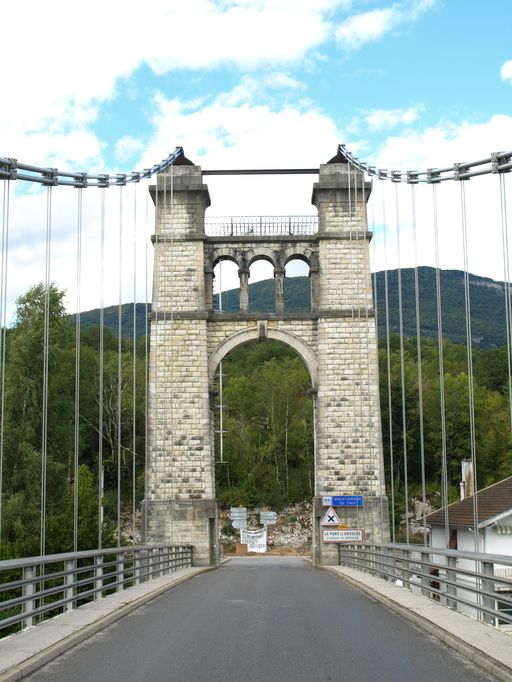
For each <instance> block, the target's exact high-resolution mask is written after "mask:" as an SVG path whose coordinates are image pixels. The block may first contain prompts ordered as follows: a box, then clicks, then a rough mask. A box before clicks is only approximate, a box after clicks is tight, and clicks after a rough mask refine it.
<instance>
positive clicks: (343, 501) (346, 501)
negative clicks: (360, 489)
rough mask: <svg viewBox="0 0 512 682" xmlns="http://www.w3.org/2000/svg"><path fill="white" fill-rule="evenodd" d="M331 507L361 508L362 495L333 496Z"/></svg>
mask: <svg viewBox="0 0 512 682" xmlns="http://www.w3.org/2000/svg"><path fill="white" fill-rule="evenodd" d="M331 506H333V507H362V506H363V496H362V495H333V496H332V498H331Z"/></svg>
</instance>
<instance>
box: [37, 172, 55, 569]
mask: <svg viewBox="0 0 512 682" xmlns="http://www.w3.org/2000/svg"><path fill="white" fill-rule="evenodd" d="M51 236H52V186H51V185H49V186H48V187H47V188H46V246H45V289H44V326H43V387H42V389H43V400H42V428H41V513H40V536H39V554H40V555H41V556H44V554H45V552H46V470H47V458H48V355H49V342H50V286H51V284H50V253H51Z"/></svg>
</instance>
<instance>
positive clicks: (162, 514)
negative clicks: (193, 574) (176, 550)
mask: <svg viewBox="0 0 512 682" xmlns="http://www.w3.org/2000/svg"><path fill="white" fill-rule="evenodd" d="M143 515H144V517H143V528H146V527H147V537H145V538H144V541H145V542H148V543H169V544H173V545H193V547H194V550H193V555H192V563H193V565H194V566H217V565H218V563H219V544H218V529H217V505H216V501H215V500H214V499H206V500H181V499H180V500H176V499H167V500H144V502H143Z"/></svg>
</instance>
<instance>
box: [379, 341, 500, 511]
mask: <svg viewBox="0 0 512 682" xmlns="http://www.w3.org/2000/svg"><path fill="white" fill-rule="evenodd" d="M421 351H422V366H421V369H422V398H423V419H424V459H425V476H426V480H427V481H430V482H432V483H433V485H434V488H436V489H437V490H440V489H441V468H442V422H441V386H440V379H439V353H438V344H437V341H433V340H430V339H422V341H421ZM443 356H444V365H443V367H444V403H445V432H446V455H447V478H448V485H449V486H450V490H453V491H455V499H456V495H457V490H458V482H459V480H460V476H461V460H463V459H469V458H470V457H471V443H470V409H469V385H470V384H469V380H468V374H467V372H468V365H467V353H466V348H465V347H464V346H461V345H458V344H455V343H452V342H451V341H444V343H443ZM417 360H418V354H417V346H416V339H414V340H412V339H411V340H407V341H405V344H404V370H405V424H406V434H407V438H406V446H407V448H406V449H407V468H408V481H409V488H410V490H409V496H413V495H414V492H413V491H414V489H415V486H416V488H418V486H419V485H420V483H421V477H422V471H421V436H420V411H419V385H418V363H417ZM379 364H380V368H381V372H380V395H381V410H382V430H383V443H384V461H385V469H386V477H387V480H388V481H389V480H390V477H391V473H393V479H394V486H395V496H396V499H395V503H396V510H395V513H396V520H397V522H398V521H399V520H400V515H401V514H403V512H404V498H403V482H404V465H405V462H404V451H405V448H404V429H403V410H402V406H403V402H402V385H401V369H400V347H399V339H398V337H397V336H394V337H392V338H391V339H390V368H391V372H390V377H391V420H390V403H389V398H388V374H387V369H386V368H387V351H386V344H385V342H384V341H383V342H381V344H380V350H379ZM473 368H474V386H473V396H474V415H475V447H476V455H477V482H478V487H479V488H481V487H484V486H486V485H490V484H491V483H493V482H495V481H497V480H500V479H501V478H504V477H506V476H510V475H511V474H512V442H511V433H510V414H509V401H508V370H507V362H506V352H505V353H503V351H502V349H499V350H492V349H491V350H482V349H475V352H474V355H473ZM491 368H492V369H491ZM390 422H391V426H390ZM390 433H392V438H391V439H390ZM391 446H392V450H393V459H394V462H393V472H391ZM430 501H431V503H433V504H434V506H436V507H438V506H440V504H441V500H440V498H437V499H435V497H433V498H432V499H431V500H430Z"/></svg>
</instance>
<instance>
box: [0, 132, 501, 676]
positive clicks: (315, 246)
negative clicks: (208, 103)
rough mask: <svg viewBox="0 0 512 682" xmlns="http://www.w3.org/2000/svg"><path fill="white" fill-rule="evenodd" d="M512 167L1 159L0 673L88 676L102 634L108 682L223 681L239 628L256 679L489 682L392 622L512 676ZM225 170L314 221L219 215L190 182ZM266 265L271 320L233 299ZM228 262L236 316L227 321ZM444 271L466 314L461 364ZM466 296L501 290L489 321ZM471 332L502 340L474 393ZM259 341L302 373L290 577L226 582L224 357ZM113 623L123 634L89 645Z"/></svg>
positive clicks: (236, 565) (282, 562)
mask: <svg viewBox="0 0 512 682" xmlns="http://www.w3.org/2000/svg"><path fill="white" fill-rule="evenodd" d="M511 169H512V152H497V153H492V154H490V155H489V157H487V158H485V159H479V160H475V161H473V162H464V163H456V164H453V165H452V166H450V167H443V168H432V169H427V170H424V171H413V170H408V171H393V170H384V169H379V168H375V167H372V166H369V165H367V164H365V163H362V162H361V161H360V160H359V159H357V158H355V157H354V156H353V155H351V154H350V153H349V151H348V150H347V149H346V148H345V147H344V146H343V145H340V147H339V148H338V150H337V154H336V155H335V156H334V157H333V158H332V159H331V160H330V161H329V162H327V163H324V164H322V165H320V167H319V168H302V169H286V168H280V169H271V168H267V169H253V170H250V169H246V170H239V169H231V170H216V169H202V168H201V167H199V166H197V165H195V164H194V163H193V162H192V161H190V160H189V159H187V158H186V157H185V154H184V151H183V149H182V148H181V147H178V148H176V150H175V151H174V152H173V153H172V154H170V155H169V156H168V157H167V158H166V159H165V160H164V161H162V163H160V164H157V165H155V166H153V167H152V168H149V169H144V170H142V171H138V172H131V173H123V174H114V175H112V174H92V173H84V172H61V171H60V170H59V169H53V168H42V167H38V166H34V165H29V164H24V163H20V162H18V161H17V160H15V159H8V158H0V179H1V180H2V190H1V191H2V234H1V247H0V248H1V257H0V358H1V362H0V428H1V431H0V552H1V554H0V591H1V592H0V600H1V601H0V618H1V620H0V627H1V628H2V630H3V632H4V634H5V635H6V636H5V638H4V639H3V640H2V641H0V652H2V656H1V658H2V660H3V661H5V663H4V664H3V665H4V667H3V669H2V672H1V673H0V679H21V678H22V677H23V676H26V675H28V674H30V673H32V672H33V671H36V670H37V672H36V673H34V674H37V675H38V677H40V676H44V675H51V676H52V677H53V678H55V677H57V678H58V679H69V677H70V676H74V677H75V678H76V679H84V680H85V679H93V678H96V677H97V676H99V675H100V674H101V673H102V671H103V672H104V671H105V670H106V669H107V668H105V666H106V665H107V660H109V657H110V656H111V651H112V649H114V650H115V651H120V646H121V645H120V642H121V641H124V642H128V643H129V642H131V644H127V645H126V646H124V648H123V650H122V654H120V655H119V656H117V657H114V661H113V662H112V661H111V662H110V663H108V666H110V667H108V678H109V679H117V677H120V678H121V677H123V679H126V678H127V679H149V678H155V679H169V675H170V676H171V679H184V680H185V679H193V678H194V679H195V678H196V677H198V676H199V675H201V674H208V675H209V677H210V679H219V680H220V679H239V678H240V676H241V675H242V672H241V666H243V663H242V662H241V660H240V658H239V657H238V655H237V656H236V657H235V658H236V661H235V660H234V659H233V649H231V653H229V651H230V650H229V647H228V648H227V649H226V637H227V638H229V637H230V636H232V637H233V642H232V645H233V646H234V647H236V650H237V652H238V651H239V650H240V649H247V647H248V646H249V647H250V642H251V641H252V642H256V646H255V647H254V649H253V650H252V651H251V652H250V653H248V654H247V656H248V658H247V661H248V668H247V667H246V668H245V669H244V672H243V675H244V677H247V678H248V679H255V680H256V679H261V678H262V677H263V676H265V677H267V678H269V679H312V678H314V677H315V676H316V677H319V676H322V677H325V678H326V679H333V678H334V677H335V676H341V674H343V675H345V674H347V675H348V674H351V675H353V676H355V677H356V678H357V679H370V678H373V677H375V676H376V675H377V674H378V672H379V673H380V674H381V676H383V677H384V679H412V678H414V679H427V677H428V679H430V678H431V677H432V670H433V668H432V665H433V663H432V661H433V659H436V660H435V667H436V671H437V672H436V673H435V674H436V676H437V677H439V678H440V679H443V677H448V675H449V676H450V678H452V677H454V678H455V679H458V676H460V677H461V679H462V676H463V675H464V679H468V676H474V679H483V678H482V677H481V676H480V675H481V673H478V672H475V671H471V670H468V668H467V664H466V663H465V662H464V661H459V660H457V659H455V658H453V656H452V654H451V653H450V652H448V651H444V649H443V650H442V655H441V653H439V651H440V650H439V647H437V648H436V646H434V645H433V644H432V642H430V641H429V640H427V639H425V638H424V637H423V639H421V637H420V636H419V635H418V633H417V632H416V630H414V629H412V628H411V627H410V626H409V625H408V623H410V622H413V623H415V624H416V625H421V627H422V628H423V629H425V630H426V631H427V632H429V633H430V634H433V635H434V636H435V637H437V638H438V640H441V641H443V642H444V643H447V644H449V645H450V646H451V647H452V648H454V649H456V650H457V651H459V652H460V653H462V654H463V655H464V656H466V657H467V659H469V660H471V661H473V662H475V663H476V664H477V666H478V669H479V670H480V669H482V670H485V671H486V674H489V675H491V676H493V678H496V679H512V657H511V655H510V646H509V645H510V634H508V633H509V632H510V629H511V628H510V626H511V625H512V598H511V592H512V544H511V542H510V541H511V538H512V490H511V485H510V481H511V480H512V479H511V476H512V443H511V428H512V399H511V396H512V332H511V291H510V246H509V238H508V217H507V212H508V210H509V202H510V196H509V188H508V187H507V174H508V173H509V171H510V170H511ZM236 175H242V176H249V177H252V176H256V175H290V176H291V175H311V176H314V179H315V181H314V184H313V188H312V189H313V192H312V204H313V206H314V207H315V211H314V212H312V213H311V214H310V215H306V216H296V215H295V216H265V215H261V216H237V217H234V216H229V217H225V216H212V217H211V218H210V217H209V214H208V209H209V207H210V204H212V208H213V207H214V206H215V197H214V196H213V197H210V191H209V188H208V185H207V184H206V182H205V180H206V179H207V178H208V176H227V178H228V179H226V180H225V182H229V177H232V176H236ZM262 261H263V262H265V263H267V264H269V266H270V268H271V272H272V278H273V296H274V301H273V306H272V309H271V310H270V311H268V310H267V311H261V310H256V309H254V308H253V307H251V303H250V293H249V280H250V278H251V274H252V272H253V270H252V268H253V266H254V265H255V264H257V263H258V262H262ZM291 263H300V264H302V266H303V267H305V268H306V272H307V274H308V275H309V283H310V296H309V300H310V302H309V304H308V309H303V310H301V311H293V310H288V309H287V304H286V296H285V291H286V279H287V277H286V274H287V267H288V266H289V265H290V264H291ZM226 264H227V265H230V266H231V268H232V271H233V272H234V276H235V278H236V279H237V280H238V299H237V300H238V308H237V309H236V310H224V309H223V308H222V291H223V288H222V285H221V284H220V281H221V277H222V274H221V272H222V268H223V266H225V265H226ZM424 266H430V268H432V270H433V272H434V273H435V279H434V285H433V286H432V287H430V288H428V289H427V288H422V284H421V281H422V280H421V268H422V267H424ZM411 269H412V272H413V274H414V277H413V291H412V300H413V305H412V307H409V308H406V307H405V299H406V295H410V294H411V292H410V291H408V292H406V291H405V290H404V286H405V285H404V283H405V279H403V275H404V273H405V272H406V270H407V271H411ZM447 270H448V271H454V270H455V271H458V272H459V273H460V283H461V284H460V286H461V291H462V294H463V302H464V314H463V320H462V322H463V325H462V329H461V330H460V337H462V338H463V339H464V340H465V343H464V344H461V345H459V346H457V348H456V349H455V350H454V349H453V347H451V346H447V340H446V335H445V333H444V328H443V325H445V324H446V310H443V306H445V305H446V302H447V296H446V293H445V292H443V286H442V283H443V276H444V275H443V273H444V272H445V271H447ZM475 274H478V275H481V276H482V279H481V280H478V283H476V284H475V282H476V279H475ZM379 277H380V278H381V280H382V281H383V284H384V286H383V288H381V289H380V290H379V287H378V279H379ZM477 286H480V287H485V288H487V289H490V290H492V291H493V292H496V295H497V296H498V299H499V308H500V310H499V313H498V317H499V320H497V319H496V318H497V316H496V314H495V311H494V310H493V311H492V314H493V316H492V317H491V311H490V310H483V311H482V310H481V308H482V306H481V305H476V303H475V300H476V299H475V290H476V287H477ZM29 287H31V288H30V289H29V290H28V291H27V289H28V288H29ZM392 287H395V293H396V300H397V310H395V311H393V310H391V306H390V300H391V289H392ZM226 288H227V287H226ZM379 291H380V296H382V295H383V296H384V300H383V301H380V300H378V297H379ZM216 294H217V298H216ZM216 301H217V303H216ZM219 302H220V305H219ZM141 306H142V309H143V311H144V322H143V329H142V330H141V328H140V323H139V320H138V315H137V311H138V310H139V309H140V307H141ZM475 307H476V308H478V310H477V311H476V310H475ZM483 307H484V308H485V306H483ZM92 308H97V314H96V318H95V321H97V326H95V327H93V328H89V327H88V326H87V325H86V324H85V320H86V317H87V313H85V312H84V311H87V310H90V309H92ZM427 308H428V309H429V310H430V314H431V315H433V319H434V321H435V324H433V325H432V324H431V322H430V323H429V325H430V326H429V328H428V330H427V333H425V323H424V316H425V312H424V311H425V310H426V309H427ZM112 310H114V320H113V324H112V320H111V319H110V318H109V315H111V313H112ZM486 313H488V314H489V318H488V323H487V326H488V327H489V328H490V326H492V325H496V324H498V325H501V327H502V328H503V330H504V332H503V337H504V338H505V339H506V343H505V345H504V346H503V347H502V348H496V349H495V354H494V355H489V356H485V358H487V357H488V358H489V360H485V361H486V362H487V363H488V364H487V365H486V366H487V367H492V369H493V371H494V374H495V375H499V376H498V377H496V376H494V374H493V377H494V378H493V379H492V381H491V379H488V380H486V381H487V383H486V384H485V386H483V384H484V383H485V382H483V381H482V380H481V379H480V374H481V372H482V371H483V370H482V367H483V366H484V360H482V358H483V357H484V355H483V353H484V350H483V349H482V348H481V347H480V338H479V337H478V335H477V334H475V331H474V327H473V322H474V318H475V315H476V314H478V315H479V316H481V315H484V316H485V314H486ZM382 316H383V317H384V319H380V318H382ZM407 316H409V317H407ZM107 318H109V319H107ZM70 319H71V320H72V323H71V322H70ZM422 320H423V324H422ZM479 320H480V317H479ZM485 324H486V323H485V322H484V325H485ZM112 327H113V328H114V329H115V332H116V333H115V334H114V333H113V332H112ZM411 328H412V329H413V333H411ZM378 329H381V330H382V329H384V330H385V333H384V334H383V335H382V338H381V339H380V343H379V338H378ZM393 332H395V335H393ZM265 340H273V341H277V342H280V343H282V344H285V345H286V346H288V347H289V348H291V349H292V350H293V351H294V352H295V353H296V354H297V355H298V356H299V357H300V358H301V359H302V361H303V362H304V365H305V367H306V369H307V372H308V376H309V380H310V394H311V396H312V401H313V423H314V438H313V449H314V457H313V460H314V464H313V469H314V470H313V478H314V485H313V489H312V497H313V511H312V516H313V518H312V550H311V562H310V563H309V564H308V563H306V562H305V560H304V559H292V558H290V559H277V558H274V557H269V558H265V559H257V560H256V559H254V558H250V559H240V558H233V559H230V560H228V561H227V563H226V559H225V558H224V557H223V555H222V548H221V545H220V541H219V518H218V505H217V500H216V487H215V479H216V475H217V476H218V475H219V473H220V470H219V463H218V460H219V458H220V464H222V465H223V464H224V462H223V455H222V446H223V436H224V428H223V424H222V417H223V411H222V392H221V396H220V399H219V395H218V391H219V381H220V383H221V385H222V376H223V373H222V363H223V361H224V360H225V359H226V358H227V356H228V355H229V353H230V352H231V351H233V350H234V349H236V348H238V347H239V346H241V345H244V344H247V343H251V342H253V341H260V342H263V341H265ZM491 350H492V349H491ZM498 364H499V368H498ZM498 370H499V371H498ZM379 383H380V386H379ZM219 405H220V409H219ZM455 423H456V428H455V427H454V424H455ZM461 425H462V426H461ZM219 451H220V452H219ZM461 460H464V461H465V463H466V464H465V466H466V470H467V471H468V472H469V473H468V474H467V476H466V479H465V485H466V487H465V489H464V491H463V495H462V497H463V498H464V499H461V500H460V501H458V502H457V501H455V500H454V498H453V488H454V485H456V486H458V478H457V476H458V473H457V472H458V468H459V466H460V462H461ZM216 462H217V464H216ZM433 500H434V507H433V506H432V501H433ZM434 508H436V509H437V511H434ZM331 511H332V512H333V513H331ZM329 513H331V515H330V516H329ZM329 518H333V519H337V523H336V524H335V525H334V526H333V525H332V524H330V521H329V520H327V521H326V519H329ZM350 533H353V535H350ZM354 534H355V535H354ZM350 538H352V541H351V540H350ZM354 538H356V539H357V542H355V541H354ZM219 567H220V568H219ZM317 568H324V569H325V570H324V571H323V572H322V571H318V570H317ZM211 569H218V570H215V571H212V570H211ZM329 573H330V574H332V575H329ZM192 578H193V580H190V579H192ZM335 578H342V581H343V582H344V583H345V584H343V582H340V581H339V580H335ZM182 583H183V584H182ZM348 585H351V586H352V587H354V586H355V587H356V588H358V591H352V589H351V588H350V587H348ZM171 587H173V588H174V589H173V590H172V591H169V590H170V588H171ZM360 592H365V593H367V594H370V595H372V596H373V597H374V598H376V599H377V600H378V601H381V602H383V603H384V604H385V606H386V607H387V608H386V609H380V607H378V608H377V606H376V605H375V606H370V605H369V604H370V602H368V601H367V600H366V598H365V597H363V596H362V595H361V594H360ZM157 597H158V600H156V601H154V600H155V599H156V598H157ZM148 601H151V602H152V604H151V606H145V605H146V604H147V603H148ZM195 607H196V608H195ZM191 611H195V612H197V613H198V615H199V616H200V617H199V618H198V619H193V618H191V615H190V614H191ZM391 611H395V612H398V613H399V614H400V617H399V618H397V617H396V616H394V615H392V614H391ZM128 613H133V614H135V615H136V617H134V618H130V619H124V620H122V621H121V620H120V618H121V617H122V616H125V615H127V614H128ZM201 614H202V616H201ZM359 615H360V618H361V620H360V621H358V620H357V619H358V617H359ZM468 616H469V618H468ZM404 618H405V619H404ZM216 620H219V622H222V623H225V624H226V628H227V629H228V630H229V633H228V635H226V632H221V629H218V628H216V626H215V621H216ZM114 621H117V622H118V629H119V637H120V639H117V640H116V639H115V633H114V634H112V632H111V631H110V630H105V632H104V634H97V633H99V632H100V631H101V630H102V629H103V628H105V627H106V626H107V625H108V624H110V623H112V622H114ZM377 623H378V625H377ZM383 632H389V633H390V634H389V636H388V637H387V639H386V638H384V637H383V635H382V633H383ZM394 632H400V633H401V634H400V637H394V636H393V635H392V633H394ZM143 633H144V636H146V637H147V641H145V640H143V639H142V637H143ZM163 633H165V637H164V636H163ZM381 638H382V639H381ZM85 639H90V642H89V644H88V645H87V646H85V645H84V647H82V648H80V649H79V650H76V651H75V649H73V648H72V646H73V645H75V644H76V643H78V642H79V641H83V640H85ZM280 639H282V643H281V645H280V646H276V642H277V641H279V640H280ZM376 640H378V642H377V643H376ZM143 641H144V644H142V647H143V650H144V651H146V650H147V651H148V653H147V656H144V657H143V659H144V660H142V658H141V657H140V656H139V655H138V654H137V655H136V656H135V657H133V653H134V651H136V650H137V647H136V645H135V643H139V642H140V643H142V642H143ZM89 647H90V648H89ZM68 649H69V652H68V653H67V654H66V656H65V657H63V658H57V657H58V656H60V655H61V654H62V653H63V652H64V651H66V650H68ZM197 652H199V653H197ZM406 652H408V653H406ZM411 652H414V653H413V654H412V655H411ZM420 652H421V654H422V656H421V657H420V656H419V653H420ZM369 654H370V656H369ZM53 659H56V662H55V663H52V664H50V667H45V668H42V667H41V666H43V665H44V664H46V663H47V662H48V661H50V660H53ZM91 660H94V661H95V666H97V667H96V668H94V669H93V668H91V667H90V661H91ZM114 669H115V670H114ZM315 671H316V672H315ZM319 671H322V672H321V673H320V672H319ZM482 674H483V673H482ZM2 675H3V676H2ZM59 676H60V677H59ZM469 679H473V677H469Z"/></svg>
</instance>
